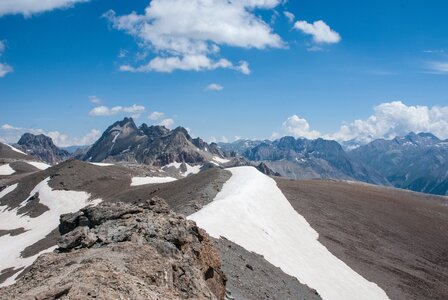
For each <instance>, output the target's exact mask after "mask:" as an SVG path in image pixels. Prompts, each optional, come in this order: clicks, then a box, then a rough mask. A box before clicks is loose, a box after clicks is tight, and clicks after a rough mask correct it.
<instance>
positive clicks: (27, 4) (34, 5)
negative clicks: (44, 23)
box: [0, 0, 89, 17]
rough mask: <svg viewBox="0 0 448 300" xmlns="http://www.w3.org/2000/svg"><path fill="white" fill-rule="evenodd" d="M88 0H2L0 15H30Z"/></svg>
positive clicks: (0, 2)
mask: <svg viewBox="0 0 448 300" xmlns="http://www.w3.org/2000/svg"><path fill="white" fill-rule="evenodd" d="M88 1H89V0H1V1H0V16H3V15H9V14H12V15H14V14H22V15H24V16H26V17H29V16H31V15H33V14H36V13H41V12H45V11H50V10H53V9H57V8H69V7H72V6H73V5H74V4H76V3H81V2H88Z"/></svg>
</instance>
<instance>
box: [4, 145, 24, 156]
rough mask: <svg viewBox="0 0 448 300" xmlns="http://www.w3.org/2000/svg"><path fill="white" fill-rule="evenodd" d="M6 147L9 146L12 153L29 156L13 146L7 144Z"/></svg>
mask: <svg viewBox="0 0 448 300" xmlns="http://www.w3.org/2000/svg"><path fill="white" fill-rule="evenodd" d="M6 146H8V147H9V148H11V150H12V151H15V152H18V153H20V154H25V155H27V154H26V153H24V152H22V151H20V150H19V149H17V148H14V147H13V146H11V145H8V144H6Z"/></svg>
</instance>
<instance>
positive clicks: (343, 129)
mask: <svg viewBox="0 0 448 300" xmlns="http://www.w3.org/2000/svg"><path fill="white" fill-rule="evenodd" d="M282 130H283V135H292V136H295V137H305V138H309V139H315V138H318V137H322V138H325V139H331V140H336V141H339V142H343V141H356V142H358V143H359V144H365V143H369V142H371V141H372V140H375V139H379V138H384V139H393V138H395V137H397V136H404V135H407V134H408V133H410V132H416V133H418V132H430V133H432V134H434V135H436V136H438V137H439V138H442V139H446V138H448V106H432V107H428V106H424V105H410V106H408V105H406V104H404V103H403V102H401V101H393V102H385V103H381V104H380V105H377V106H375V107H374V112H373V114H372V115H371V116H369V117H368V118H367V119H364V120H363V119H357V120H354V121H352V122H350V123H345V124H342V125H341V126H340V128H339V130H338V131H336V132H334V133H329V134H321V133H319V132H318V131H316V130H312V129H310V125H309V123H308V122H307V120H305V119H303V118H300V117H299V116H297V115H293V116H291V117H289V118H288V119H286V121H285V122H284V123H283V125H282ZM280 136H281V134H279V133H273V134H272V136H271V139H276V138H279V137H280Z"/></svg>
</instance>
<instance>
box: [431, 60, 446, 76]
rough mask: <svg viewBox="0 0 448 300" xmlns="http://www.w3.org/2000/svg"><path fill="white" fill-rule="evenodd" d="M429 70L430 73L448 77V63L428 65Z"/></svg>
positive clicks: (441, 62)
mask: <svg viewBox="0 0 448 300" xmlns="http://www.w3.org/2000/svg"><path fill="white" fill-rule="evenodd" d="M427 69H428V70H429V72H430V73H434V74H440V75H448V62H445V61H434V62H429V63H427Z"/></svg>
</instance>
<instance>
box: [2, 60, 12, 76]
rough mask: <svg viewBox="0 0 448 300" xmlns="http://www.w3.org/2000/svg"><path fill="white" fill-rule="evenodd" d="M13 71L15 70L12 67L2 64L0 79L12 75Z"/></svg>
mask: <svg viewBox="0 0 448 300" xmlns="http://www.w3.org/2000/svg"><path fill="white" fill-rule="evenodd" d="M13 71H14V69H13V68H12V67H11V66H10V65H8V64H4V63H0V78H2V77H5V76H6V74H8V73H11V72H13Z"/></svg>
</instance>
